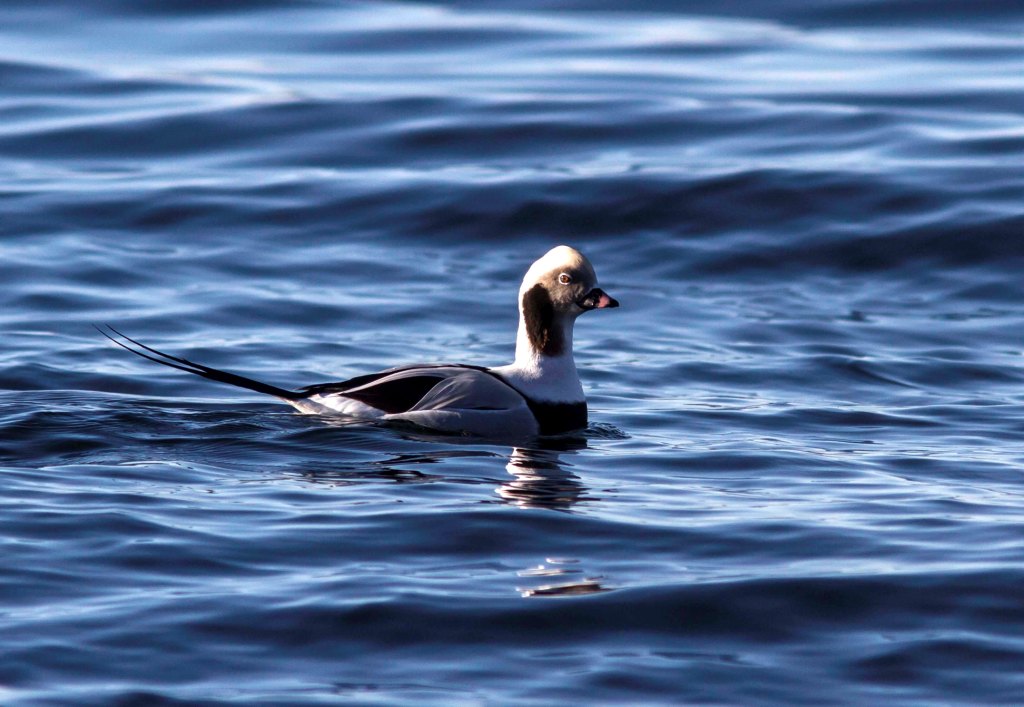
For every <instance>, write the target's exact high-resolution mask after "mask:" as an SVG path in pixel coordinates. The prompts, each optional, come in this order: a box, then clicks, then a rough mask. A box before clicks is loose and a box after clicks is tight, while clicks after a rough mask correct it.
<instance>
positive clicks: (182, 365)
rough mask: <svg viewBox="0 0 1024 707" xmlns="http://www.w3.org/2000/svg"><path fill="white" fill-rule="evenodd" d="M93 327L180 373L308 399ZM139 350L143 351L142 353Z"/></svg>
mask: <svg viewBox="0 0 1024 707" xmlns="http://www.w3.org/2000/svg"><path fill="white" fill-rule="evenodd" d="M93 326H94V327H95V329H96V331H98V332H99V333H101V334H103V336H105V337H107V338H108V339H110V340H111V341H113V342H114V343H115V344H117V345H118V346H120V347H121V348H122V349H124V350H125V351H131V352H132V353H133V354H135V355H136V356H141V357H142V358H145V359H149V360H150V361H154V362H155V363H160V364H163V365H165V366H169V367H170V368H177V369H178V370H179V371H185V372H186V373H194V374H195V375H197V376H202V377H203V378H209V379H210V380H215V381H217V382H219V383H227V384H228V385H234V386H237V387H239V388H245V389H247V390H252V391H255V392H257V393H265V394H267V395H273V396H274V397H277V398H282V399H284V400H301V399H302V398H304V397H306V395H305V394H303V393H299V392H296V391H294V390H285V389H284V388H278V387H277V386H273V385H269V384H268V383H261V382H260V381H257V380H253V379H252V378H246V377H245V376H239V375H236V374H234V373H228V372H227V371H221V370H219V369H216V368H210V367H209V366H204V365H203V364H201V363H196V362H195V361H189V360H188V359H187V358H181V357H179V356H171V355H170V354H166V353H164V352H163V351H157V350H156V349H154V348H151V347H149V346H146V345H145V344H142V343H140V342H138V341H136V340H135V339H133V338H131V337H130V336H127V335H125V334H122V333H121V332H119V331H118V330H117V329H115V328H114V327H112V326H110V325H109V324H105V325H104V326H106V327H107V329H109V330H110V331H112V332H114V334H116V335H117V336H119V337H121V338H122V339H124V340H125V341H129V342H131V343H132V344H134V345H135V346H138V347H139V348H138V349H136V348H133V347H131V346H129V345H128V344H125V343H124V342H123V341H120V340H118V339H115V338H114V337H113V336H111V335H110V334H108V333H107V332H105V331H103V329H100V328H99V327H98V326H96V325H95V324H94V325H93ZM139 349H142V350H141V351H140V350H139ZM147 352H148V353H147Z"/></svg>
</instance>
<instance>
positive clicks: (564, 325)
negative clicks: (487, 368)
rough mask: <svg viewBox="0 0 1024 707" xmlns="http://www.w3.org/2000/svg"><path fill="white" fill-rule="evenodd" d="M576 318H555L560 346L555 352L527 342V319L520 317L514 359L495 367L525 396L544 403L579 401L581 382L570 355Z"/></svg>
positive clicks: (581, 389)
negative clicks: (557, 351) (548, 351)
mask: <svg viewBox="0 0 1024 707" xmlns="http://www.w3.org/2000/svg"><path fill="white" fill-rule="evenodd" d="M575 321H576V318H575V317H564V318H560V319H559V320H556V322H555V323H556V325H557V326H558V327H559V329H560V333H561V335H562V339H561V340H562V346H561V347H560V351H559V353H558V354H556V355H550V354H545V353H543V352H541V351H538V350H537V349H536V348H535V347H534V345H533V343H532V342H531V341H530V336H529V334H528V333H527V329H526V322H525V320H524V319H523V317H520V318H519V332H518V334H517V335H516V360H515V361H514V362H513V363H510V364H509V365H507V366H501V367H500V368H496V369H494V370H495V371H496V372H498V373H500V374H501V375H502V376H503V377H504V378H505V379H506V380H508V381H509V382H510V383H512V385H514V386H515V387H516V388H517V389H519V391H520V392H522V393H523V394H524V395H527V396H529V397H530V398H532V399H534V400H542V401H547V402H582V401H583V400H585V398H584V395H583V385H582V384H581V383H580V377H579V374H578V373H577V372H576V361H575V360H574V359H573V356H572V329H573V324H574V323H575Z"/></svg>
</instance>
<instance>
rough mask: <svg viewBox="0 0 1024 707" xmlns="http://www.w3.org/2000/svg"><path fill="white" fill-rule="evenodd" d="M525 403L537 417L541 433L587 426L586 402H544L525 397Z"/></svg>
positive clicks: (566, 430) (579, 428) (553, 432)
mask: <svg viewBox="0 0 1024 707" xmlns="http://www.w3.org/2000/svg"><path fill="white" fill-rule="evenodd" d="M526 404H527V405H528V406H529V407H530V412H532V413H533V416H534V417H535V418H536V419H537V425H538V426H539V427H540V434H542V435H557V434H562V433H563V432H571V431H573V430H581V429H583V428H584V427H586V426H587V404H586V402H579V403H545V402H538V401H536V400H530V399H529V398H526Z"/></svg>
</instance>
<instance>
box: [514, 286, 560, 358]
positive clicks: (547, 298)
mask: <svg viewBox="0 0 1024 707" xmlns="http://www.w3.org/2000/svg"><path fill="white" fill-rule="evenodd" d="M523 319H524V320H525V321H526V335H527V336H529V337H530V343H531V344H533V348H534V349H536V350H537V351H540V352H541V353H543V354H546V355H548V356H557V355H558V354H560V353H562V349H563V347H564V345H565V344H564V342H563V341H562V332H561V331H560V330H558V329H556V328H555V305H554V303H553V302H552V301H551V295H550V294H549V293H548V291H547V288H545V287H544V286H543V285H541V284H539V283H538V284H536V285H534V286H533V287H531V288H530V289H529V290H527V291H526V293H525V294H524V295H523Z"/></svg>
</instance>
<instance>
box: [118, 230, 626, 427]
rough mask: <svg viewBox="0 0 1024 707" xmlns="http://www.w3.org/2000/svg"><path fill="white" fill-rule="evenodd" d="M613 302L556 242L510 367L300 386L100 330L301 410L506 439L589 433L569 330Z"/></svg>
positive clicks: (536, 282) (429, 367)
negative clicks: (257, 377)
mask: <svg viewBox="0 0 1024 707" xmlns="http://www.w3.org/2000/svg"><path fill="white" fill-rule="evenodd" d="M618 306H619V303H618V302H617V301H616V300H614V299H612V298H611V297H609V296H608V295H607V294H606V293H605V292H604V290H602V289H601V288H599V287H598V286H597V275H596V274H595V273H594V268H593V266H592V265H591V264H590V261H588V260H587V259H586V258H585V257H584V256H583V254H582V253H580V252H579V251H577V250H575V249H573V248H570V247H568V246H564V245H563V246H558V247H556V248H552V249H551V250H549V251H548V252H547V253H545V254H544V256H543V257H542V258H540V259H539V260H537V261H536V262H535V263H534V264H533V265H532V266H530V269H529V270H528V271H527V273H526V276H525V277H524V278H523V284H522V286H521V287H520V288H519V333H518V336H517V337H516V359H515V361H514V362H512V363H510V364H508V365H507V366H498V367H495V368H485V367H483V366H471V365H465V364H420V365H412V366H402V367H400V368H391V369H388V370H386V371H380V372H379V373H370V374H367V375H364V376H357V377H355V378H351V379H349V380H346V381H341V382H338V383H319V384H316V385H309V386H305V387H303V388H299V389H298V390H285V389H284V388H278V387H276V386H272V385H268V384H266V383H261V382H259V381H256V380H252V379H251V378H245V377H243V376H239V375H235V374H234V373H228V372H226V371H221V370H218V369H216V368H210V367H209V366H204V365H202V364H200V363H195V362H193V361H189V360H188V359H186V358H181V357H179V356H171V355H170V354H166V353H163V352H161V351H157V350H156V349H154V348H151V347H149V346H146V345H145V344H141V343H139V342H138V341H135V340H134V339H131V338H129V337H128V336H125V335H124V334H122V333H121V332H119V331H117V330H116V329H114V328H113V327H108V329H109V330H110V332H111V333H112V334H113V335H114V336H111V334H108V333H107V332H105V331H102V330H101V333H102V334H103V335H104V336H106V337H107V338H108V339H110V340H111V341H113V342H114V343H115V344H117V345H118V346H120V347H122V348H124V349H127V350H128V351H131V352H132V353H134V354H136V355H138V356H142V357H143V358H147V359H149V360H150V361H156V362H157V363H162V364H163V365H165V366H170V367H171V368H177V369H178V370H182V371H187V372H189V373H194V374H196V375H198V376H203V377H204V378H210V379H211V380H215V381H220V382H221V383H229V384H231V385H235V386H239V387H241V388H247V389H249V390H253V391H256V392H258V393H266V394H268V395H273V396H275V397H277V398H280V399H281V400H284V401H285V402H287V403H289V404H291V405H293V406H294V407H295V408H297V409H298V410H300V411H302V412H304V413H341V414H343V415H349V416H352V417H356V418H360V419H380V420H402V421H407V422H411V423H415V424H417V425H420V426H423V427H428V428H432V429H436V430H445V431H450V432H464V433H469V434H474V435H480V436H485V437H495V436H499V437H505V438H508V437H523V436H535V435H552V434H561V433H564V432H569V431H572V430H577V429H581V428H583V427H586V425H587V401H586V398H585V397H584V395H583V386H582V385H581V384H580V379H579V375H578V374H577V373H576V362H575V361H574V360H573V355H572V330H573V324H574V323H575V322H576V317H578V316H579V315H581V314H583V313H584V312H589V311H590V310H592V309H606V308H610V307H618ZM115 337H118V338H115ZM126 341H127V342H128V343H125V342H126Z"/></svg>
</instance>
